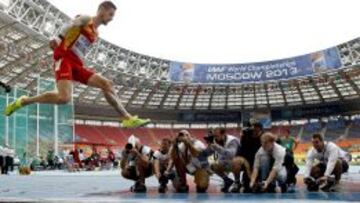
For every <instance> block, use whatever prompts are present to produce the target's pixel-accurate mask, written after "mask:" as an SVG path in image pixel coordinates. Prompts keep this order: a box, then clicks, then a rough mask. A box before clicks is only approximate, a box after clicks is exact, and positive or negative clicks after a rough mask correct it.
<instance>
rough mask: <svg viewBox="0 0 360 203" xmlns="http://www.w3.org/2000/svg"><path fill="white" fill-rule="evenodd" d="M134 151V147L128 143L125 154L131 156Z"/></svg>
mask: <svg viewBox="0 0 360 203" xmlns="http://www.w3.org/2000/svg"><path fill="white" fill-rule="evenodd" d="M132 149H133V146H132V144H131V143H127V144H126V145H125V153H126V154H129V153H130V151H131V150H132Z"/></svg>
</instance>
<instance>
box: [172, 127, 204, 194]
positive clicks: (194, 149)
mask: <svg viewBox="0 0 360 203" xmlns="http://www.w3.org/2000/svg"><path fill="white" fill-rule="evenodd" d="M205 148H206V147H205V145H204V143H202V142H201V141H200V140H197V139H195V138H193V137H192V136H191V135H190V133H189V132H188V131H186V130H181V131H180V132H179V133H178V135H177V137H176V139H175V142H174V144H173V146H172V148H171V151H170V156H171V159H172V162H173V164H174V166H175V170H176V177H175V179H174V181H173V183H174V187H175V189H176V192H179V193H187V192H189V186H188V184H187V180H186V174H190V175H193V176H194V177H195V179H194V182H195V185H196V191H197V192H198V193H204V192H206V190H207V188H208V187H209V172H208V169H209V164H208V160H207V156H204V154H203V152H204V150H205Z"/></svg>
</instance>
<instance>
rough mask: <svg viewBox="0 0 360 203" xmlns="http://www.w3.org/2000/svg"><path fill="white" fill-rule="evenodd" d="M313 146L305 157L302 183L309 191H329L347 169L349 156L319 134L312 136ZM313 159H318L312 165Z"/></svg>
mask: <svg viewBox="0 0 360 203" xmlns="http://www.w3.org/2000/svg"><path fill="white" fill-rule="evenodd" d="M311 141H312V145H313V147H312V148H311V149H310V150H309V152H308V154H307V158H306V165H305V172H304V183H305V184H306V186H307V189H308V190H309V191H318V190H319V188H320V189H321V190H323V191H330V190H331V189H332V188H333V187H334V186H335V185H336V184H338V183H339V182H340V179H341V175H342V174H343V173H345V172H347V171H348V169H349V164H348V162H349V160H350V156H349V154H348V153H347V152H345V151H343V150H342V149H341V148H340V147H339V146H337V145H336V144H335V143H333V142H325V141H324V139H323V137H322V136H321V135H320V134H314V135H313V136H312V140H311ZM315 160H317V161H319V163H318V164H316V165H314V162H315Z"/></svg>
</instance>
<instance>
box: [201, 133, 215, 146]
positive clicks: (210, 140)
mask: <svg viewBox="0 0 360 203" xmlns="http://www.w3.org/2000/svg"><path fill="white" fill-rule="evenodd" d="M204 140H205V141H206V143H207V144H214V142H215V136H214V134H213V133H212V131H209V132H208V133H207V134H206V135H205V137H204Z"/></svg>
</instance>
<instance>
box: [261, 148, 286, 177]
mask: <svg viewBox="0 0 360 203" xmlns="http://www.w3.org/2000/svg"><path fill="white" fill-rule="evenodd" d="M264 155H269V156H271V157H272V158H273V159H274V165H273V169H275V170H276V172H279V171H280V170H281V169H282V168H283V167H284V165H283V164H284V160H285V155H286V149H285V147H283V146H281V145H279V144H277V143H274V148H273V150H272V151H271V152H270V153H269V152H267V151H265V150H264V148H263V147H260V149H259V150H258V151H257V152H256V155H255V161H254V168H257V169H259V168H260V157H261V156H264Z"/></svg>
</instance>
